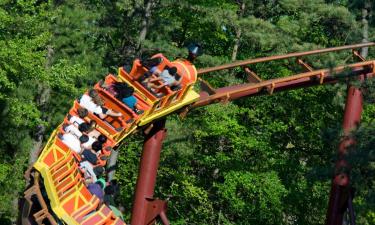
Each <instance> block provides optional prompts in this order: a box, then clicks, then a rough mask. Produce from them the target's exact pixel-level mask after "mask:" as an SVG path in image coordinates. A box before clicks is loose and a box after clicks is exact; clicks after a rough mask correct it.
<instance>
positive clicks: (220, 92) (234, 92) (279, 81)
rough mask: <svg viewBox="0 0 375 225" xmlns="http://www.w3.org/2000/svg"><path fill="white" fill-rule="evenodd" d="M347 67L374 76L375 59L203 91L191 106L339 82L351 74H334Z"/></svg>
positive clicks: (358, 73) (357, 74)
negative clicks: (211, 92)
mask: <svg viewBox="0 0 375 225" xmlns="http://www.w3.org/2000/svg"><path fill="white" fill-rule="evenodd" d="M346 68H350V69H351V71H350V72H351V73H352V74H351V76H359V75H360V74H363V73H365V74H368V77H373V76H374V74H375V60H373V61H365V62H360V63H355V64H350V65H347V66H339V67H336V68H333V69H321V70H316V71H312V72H306V73H302V74H297V75H292V76H288V77H282V78H275V79H270V80H266V81H262V82H260V83H256V84H249V83H248V84H239V85H234V86H230V87H223V88H218V89H216V90H215V92H216V93H215V94H212V95H209V94H208V93H207V92H204V91H203V92H201V93H200V95H201V97H200V99H199V100H198V101H196V102H195V103H194V104H193V105H192V106H191V108H196V107H201V106H205V105H209V104H212V103H217V102H219V101H231V100H235V99H238V98H242V97H247V96H250V95H256V94H262V93H267V92H262V91H263V90H265V88H267V89H268V92H270V93H271V94H272V93H273V92H277V91H281V90H288V89H293V88H298V87H306V86H313V85H318V84H325V83H334V82H338V80H339V79H341V78H346V77H349V76H346V77H345V76H344V75H342V76H336V75H334V74H337V73H340V72H343V71H344V70H345V69H346Z"/></svg>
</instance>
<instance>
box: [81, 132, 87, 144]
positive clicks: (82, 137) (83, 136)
mask: <svg viewBox="0 0 375 225" xmlns="http://www.w3.org/2000/svg"><path fill="white" fill-rule="evenodd" d="M79 141H80V142H81V144H83V143H86V142H88V141H89V136H87V135H86V134H82V135H81V137H79Z"/></svg>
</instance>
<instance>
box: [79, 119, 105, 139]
mask: <svg viewBox="0 0 375 225" xmlns="http://www.w3.org/2000/svg"><path fill="white" fill-rule="evenodd" d="M95 126H96V122H95V120H91V121H90V123H87V122H84V123H81V124H80V125H79V126H78V130H79V131H80V132H82V133H83V134H86V135H88V136H90V137H92V138H96V139H97V138H98V137H99V136H100V135H101V133H100V132H99V131H97V130H96V129H95Z"/></svg>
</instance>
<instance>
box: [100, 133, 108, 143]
mask: <svg viewBox="0 0 375 225" xmlns="http://www.w3.org/2000/svg"><path fill="white" fill-rule="evenodd" d="M98 141H100V142H101V143H103V144H104V143H106V142H107V137H106V136H105V135H103V134H101V135H99V137H98Z"/></svg>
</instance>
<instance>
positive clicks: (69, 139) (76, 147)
mask: <svg viewBox="0 0 375 225" xmlns="http://www.w3.org/2000/svg"><path fill="white" fill-rule="evenodd" d="M58 137H59V138H60V139H61V141H62V142H63V143H64V144H65V145H66V146H68V148H69V149H71V150H72V151H74V152H76V153H78V154H79V153H81V152H82V145H83V144H84V143H85V142H87V141H88V140H89V137H88V136H87V135H84V134H83V135H81V136H80V137H79V139H78V138H77V136H75V135H73V134H72V133H65V134H61V133H59V134H58Z"/></svg>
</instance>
